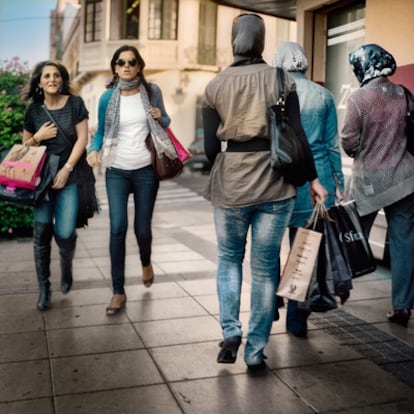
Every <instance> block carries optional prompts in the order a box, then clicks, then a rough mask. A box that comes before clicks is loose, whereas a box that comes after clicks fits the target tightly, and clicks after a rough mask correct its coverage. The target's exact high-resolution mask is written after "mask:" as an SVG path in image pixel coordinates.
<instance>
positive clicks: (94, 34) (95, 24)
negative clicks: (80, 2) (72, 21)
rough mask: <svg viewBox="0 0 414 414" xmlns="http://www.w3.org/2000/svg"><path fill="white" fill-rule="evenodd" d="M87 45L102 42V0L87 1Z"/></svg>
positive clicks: (85, 35) (85, 34)
mask: <svg viewBox="0 0 414 414" xmlns="http://www.w3.org/2000/svg"><path fill="white" fill-rule="evenodd" d="M85 7H86V12H85V28H84V29H85V33H84V37H85V43H88V42H96V41H99V40H102V24H103V22H102V18H103V7H102V0H86V6H85Z"/></svg>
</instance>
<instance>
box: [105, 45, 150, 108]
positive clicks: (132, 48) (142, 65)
mask: <svg viewBox="0 0 414 414" xmlns="http://www.w3.org/2000/svg"><path fill="white" fill-rule="evenodd" d="M122 52H132V53H133V54H134V56H135V59H136V60H137V62H138V65H139V66H140V68H141V70H140V71H139V72H138V77H139V79H140V81H141V83H142V84H143V85H144V87H145V89H146V90H147V93H148V97H149V99H150V100H151V99H152V89H151V87H150V86H149V83H148V82H147V80H146V79H145V76H144V68H145V61H144V59H143V57H142V56H141V54H140V53H139V52H138V49H137V48H136V47H135V46H131V45H123V46H121V47H120V48H118V49H117V50H115V53H114V54H113V56H112V59H111V70H112V75H113V77H112V80H111V82H110V83H109V84H108V85H107V86H106V87H107V88H108V89H109V88H113V87H114V86H116V84H117V82H118V75H117V74H116V72H115V66H116V62H117V60H118V58H119V55H120V54H121V53H122Z"/></svg>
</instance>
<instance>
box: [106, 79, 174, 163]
mask: <svg viewBox="0 0 414 414" xmlns="http://www.w3.org/2000/svg"><path fill="white" fill-rule="evenodd" d="M140 84H141V81H140V80H139V79H135V80H133V81H124V80H122V79H120V80H119V81H118V83H117V85H116V87H115V90H114V92H113V93H112V96H111V98H110V100H109V102H108V107H107V108H106V113H105V132H104V144H103V153H102V165H103V166H104V167H109V166H111V165H112V163H113V162H114V160H115V158H116V154H117V149H118V127H119V115H120V100H121V90H130V89H134V88H136V87H138V86H140ZM139 91H140V96H141V100H142V104H143V106H144V110H145V113H146V116H147V121H148V124H149V128H150V132H151V136H152V139H153V141H154V146H155V148H156V150H157V154H158V155H159V156H161V154H163V153H165V154H166V156H167V157H169V158H171V159H174V158H177V152H176V151H175V148H174V146H173V144H172V142H171V140H170V138H169V136H168V134H167V133H166V132H165V130H164V128H163V127H162V126H161V125H160V124H159V123H158V122H157V121H156V120H155V119H154V118H153V117H152V116H151V115H150V114H149V109H150V108H151V102H150V100H149V97H148V93H147V91H146V89H145V87H144V86H142V87H141V88H140V90H139ZM154 137H155V138H154Z"/></svg>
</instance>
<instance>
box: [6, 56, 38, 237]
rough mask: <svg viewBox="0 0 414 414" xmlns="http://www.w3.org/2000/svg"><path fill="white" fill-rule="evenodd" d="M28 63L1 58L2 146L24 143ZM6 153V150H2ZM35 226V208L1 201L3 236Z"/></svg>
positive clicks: (15, 59)
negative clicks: (24, 97)
mask: <svg viewBox="0 0 414 414" xmlns="http://www.w3.org/2000/svg"><path fill="white" fill-rule="evenodd" d="M29 76H30V74H29V70H28V67H27V62H23V63H22V62H21V61H20V58H19V57H17V56H16V57H14V58H12V59H11V60H0V148H1V149H6V148H11V147H12V146H13V144H17V143H21V142H22V133H23V121H24V112H25V110H26V105H25V104H24V103H22V102H21V101H20V93H21V91H22V88H23V86H24V85H25V84H26V83H27V82H28V80H29ZM2 153H3V155H5V153H4V152H3V151H2ZM32 227H33V214H32V208H31V207H26V206H17V205H12V204H9V203H5V202H0V236H4V235H7V236H9V237H10V236H13V235H15V234H19V233H20V232H21V231H25V232H27V229H32Z"/></svg>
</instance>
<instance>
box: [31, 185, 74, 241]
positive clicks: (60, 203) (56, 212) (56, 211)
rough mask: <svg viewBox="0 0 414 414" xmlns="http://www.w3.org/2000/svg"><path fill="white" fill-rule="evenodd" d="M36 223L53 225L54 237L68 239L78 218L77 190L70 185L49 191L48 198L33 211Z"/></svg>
mask: <svg viewBox="0 0 414 414" xmlns="http://www.w3.org/2000/svg"><path fill="white" fill-rule="evenodd" d="M33 218H34V221H35V222H36V223H48V224H53V225H54V235H55V237H56V238H59V239H68V238H70V237H71V236H72V234H73V233H74V231H75V230H76V221H77V218H78V189H77V186H76V184H70V185H67V186H66V187H64V188H62V189H61V190H49V192H48V197H47V198H46V199H45V200H44V201H42V202H41V203H40V204H39V205H38V206H36V207H34V209H33Z"/></svg>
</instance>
